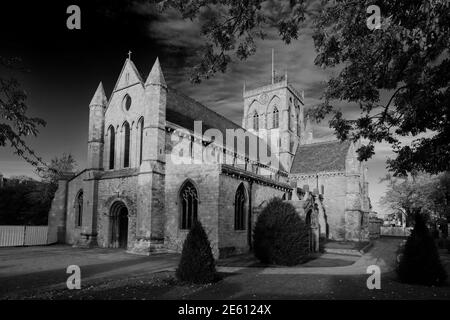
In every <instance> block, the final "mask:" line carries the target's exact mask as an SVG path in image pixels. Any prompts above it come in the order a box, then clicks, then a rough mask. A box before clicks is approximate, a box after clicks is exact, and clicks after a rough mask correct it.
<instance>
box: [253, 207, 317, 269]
mask: <svg viewBox="0 0 450 320" xmlns="http://www.w3.org/2000/svg"><path fill="white" fill-rule="evenodd" d="M253 234H254V235H253V240H254V241H253V242H254V253H255V256H256V258H258V259H259V260H260V261H261V262H263V263H270V264H278V265H297V264H299V263H301V262H302V261H303V260H304V259H305V258H306V257H307V256H308V254H309V230H308V227H307V225H306V224H305V222H304V221H303V220H302V219H301V218H300V217H299V216H298V214H297V212H295V208H294V207H293V206H292V205H291V204H290V203H287V202H284V201H283V200H281V199H279V198H273V199H272V200H270V201H269V203H268V204H267V206H266V207H264V209H263V210H262V212H261V214H260V215H259V216H258V220H257V221H256V224H255V229H254V232H253Z"/></svg>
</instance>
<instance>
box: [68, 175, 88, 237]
mask: <svg viewBox="0 0 450 320" xmlns="http://www.w3.org/2000/svg"><path fill="white" fill-rule="evenodd" d="M85 177H86V175H85V172H83V173H82V174H80V175H78V176H76V177H75V178H73V179H72V180H70V181H69V182H68V185H67V216H66V243H68V244H75V243H77V242H78V241H79V240H80V238H81V232H82V228H80V227H77V226H76V222H75V219H76V217H75V200H76V197H77V195H78V192H80V191H82V190H83V183H84V179H85ZM83 200H84V196H83Z"/></svg>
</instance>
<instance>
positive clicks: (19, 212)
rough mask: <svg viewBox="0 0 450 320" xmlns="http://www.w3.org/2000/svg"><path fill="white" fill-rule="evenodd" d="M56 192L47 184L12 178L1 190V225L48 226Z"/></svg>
mask: <svg viewBox="0 0 450 320" xmlns="http://www.w3.org/2000/svg"><path fill="white" fill-rule="evenodd" d="M52 190H53V191H52ZM54 190H55V189H54V188H52V186H51V185H50V184H49V183H46V182H40V181H36V180H33V179H31V178H29V177H24V176H19V177H10V178H9V179H8V181H7V183H6V184H5V186H4V187H3V188H1V189H0V225H46V224H47V218H48V212H49V210H50V206H51V203H52V199H53V194H54Z"/></svg>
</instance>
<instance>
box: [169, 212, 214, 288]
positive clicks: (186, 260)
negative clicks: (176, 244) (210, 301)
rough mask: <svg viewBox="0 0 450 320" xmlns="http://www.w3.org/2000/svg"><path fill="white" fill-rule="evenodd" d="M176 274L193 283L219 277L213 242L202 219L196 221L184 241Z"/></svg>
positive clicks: (208, 281) (207, 281) (181, 278)
mask: <svg viewBox="0 0 450 320" xmlns="http://www.w3.org/2000/svg"><path fill="white" fill-rule="evenodd" d="M176 276H177V278H178V279H179V280H180V281H186V282H191V283H210V282H213V281H215V280H217V278H218V277H217V272H216V265H215V261H214V257H213V254H212V251H211V244H210V243H209V240H208V236H207V235H206V232H205V229H203V226H202V224H201V223H200V221H195V222H194V225H193V226H192V229H191V230H190V231H189V233H188V235H187V237H186V240H185V241H184V243H183V250H182V252H181V259H180V263H179V265H178V268H177V271H176Z"/></svg>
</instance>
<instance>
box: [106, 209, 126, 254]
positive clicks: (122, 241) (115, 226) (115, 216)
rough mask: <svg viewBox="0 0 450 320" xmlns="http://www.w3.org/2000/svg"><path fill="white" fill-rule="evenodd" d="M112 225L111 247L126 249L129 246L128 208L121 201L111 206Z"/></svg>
mask: <svg viewBox="0 0 450 320" xmlns="http://www.w3.org/2000/svg"><path fill="white" fill-rule="evenodd" d="M110 226H111V228H110V231H111V232H110V234H111V236H110V247H111V248H124V249H126V248H127V246H128V209H127V207H126V206H125V204H124V203H123V202H121V201H116V202H115V203H114V204H113V205H112V206H111V214H110Z"/></svg>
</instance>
